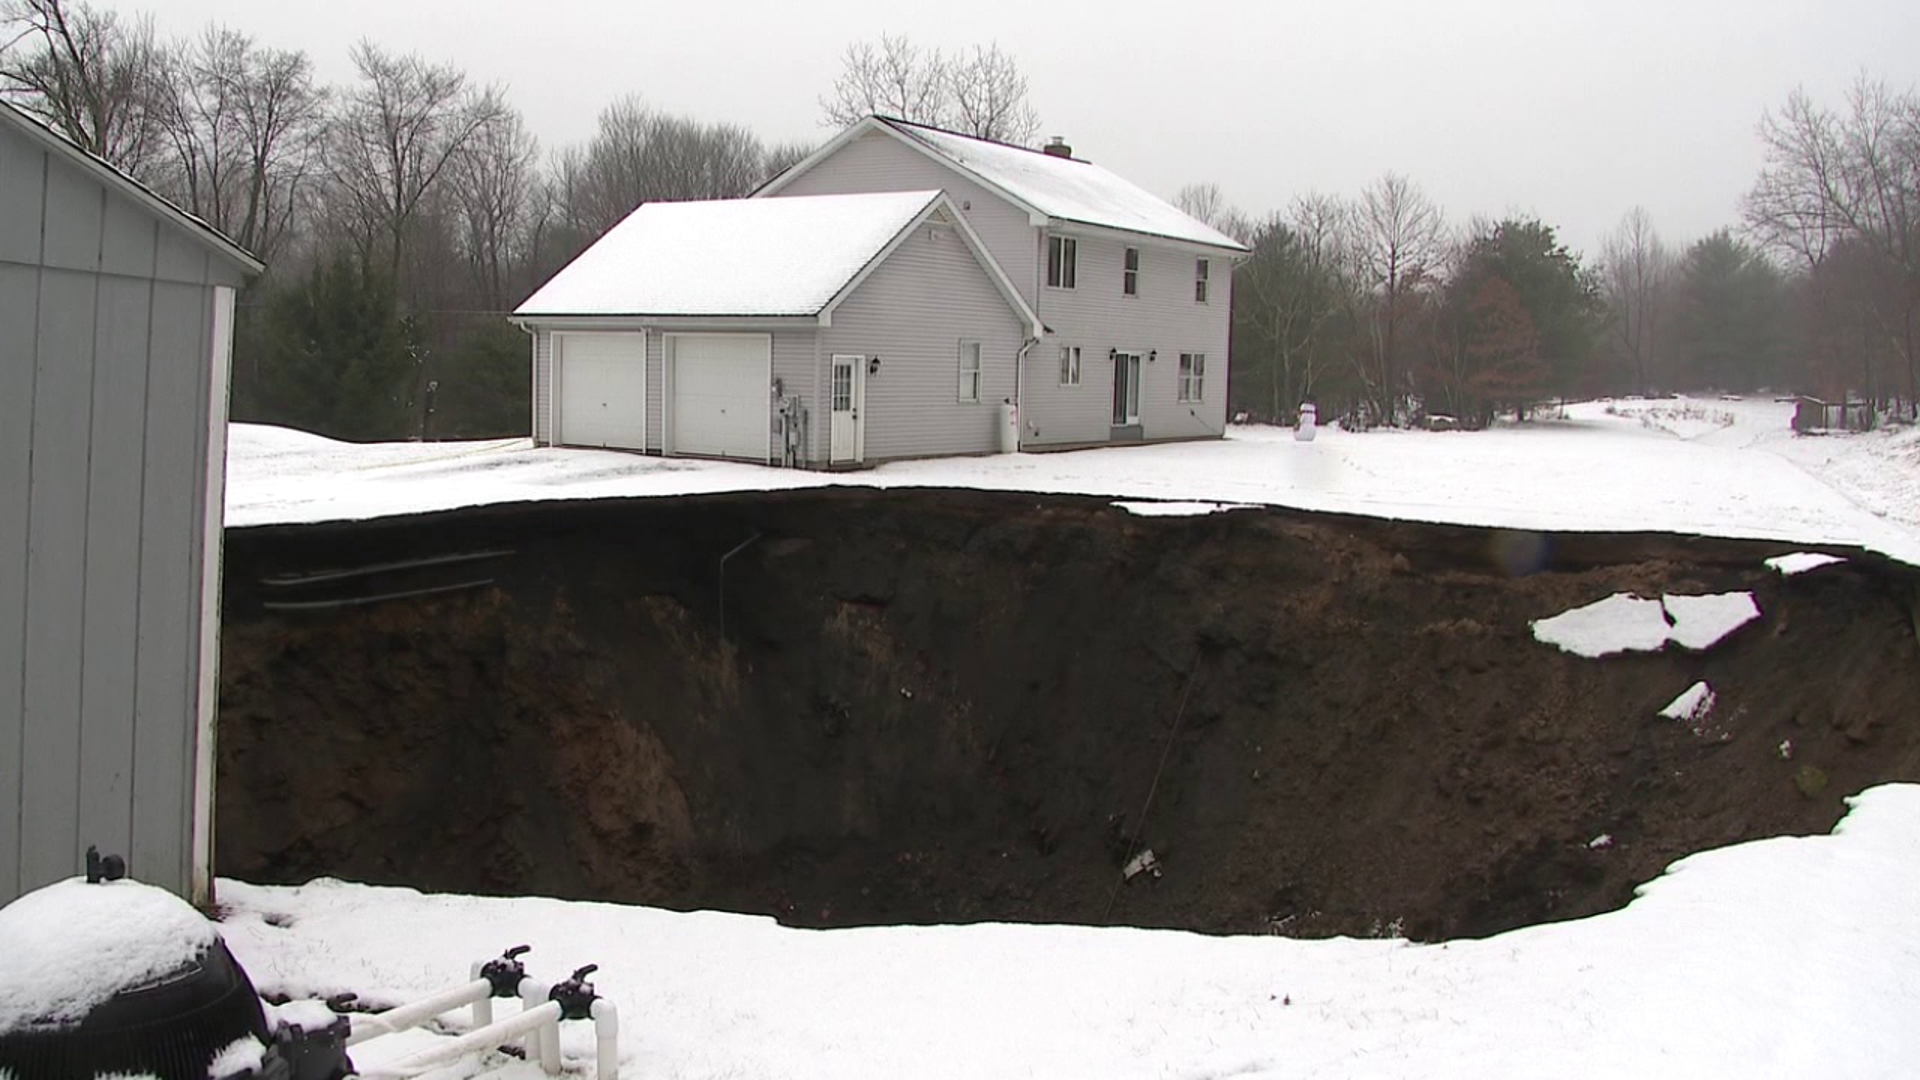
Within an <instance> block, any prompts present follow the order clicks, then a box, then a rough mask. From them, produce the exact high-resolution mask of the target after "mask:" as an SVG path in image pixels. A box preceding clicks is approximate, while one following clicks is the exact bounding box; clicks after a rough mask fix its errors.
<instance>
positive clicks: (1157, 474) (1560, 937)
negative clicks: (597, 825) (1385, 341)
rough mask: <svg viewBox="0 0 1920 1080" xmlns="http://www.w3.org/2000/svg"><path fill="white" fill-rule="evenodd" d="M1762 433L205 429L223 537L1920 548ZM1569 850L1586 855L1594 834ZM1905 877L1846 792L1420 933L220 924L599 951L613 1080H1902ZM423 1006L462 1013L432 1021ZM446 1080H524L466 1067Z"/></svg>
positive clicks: (304, 938)
mask: <svg viewBox="0 0 1920 1080" xmlns="http://www.w3.org/2000/svg"><path fill="white" fill-rule="evenodd" d="M1787 416H1788V410H1787V408H1786V407H1785V406H1783V405H1779V404H1776V403H1773V402H1756V401H1737V402H1721V401H1710V400H1702V401H1693V402H1688V401H1680V402H1670V401H1669V402H1626V401H1623V402H1615V403H1606V402H1595V403H1588V404H1583V405H1578V406H1573V407H1571V408H1569V409H1568V410H1567V414H1566V416H1565V417H1564V418H1561V419H1554V420H1547V421H1540V422H1536V423H1531V424H1527V425H1518V426H1510V427H1504V428H1500V429H1497V430H1494V431H1489V432H1480V433H1471V434H1468V433H1447V434H1433V433H1417V432H1387V433H1370V434H1352V433H1346V432H1342V431H1339V430H1337V429H1325V428H1323V429H1322V430H1321V432H1320V437H1319V438H1318V439H1317V440H1316V441H1314V442H1312V443H1298V442H1295V441H1294V440H1293V439H1292V437H1291V433H1289V432H1286V431H1281V430H1275V429H1268V428H1236V429H1234V430H1232V431H1231V432H1230V433H1229V436H1228V438H1226V439H1225V440H1222V441H1218V442H1206V443H1192V444H1182V445H1175V446H1156V447H1142V448H1131V449H1114V450H1095V451H1084V452H1078V453H1067V454H1022V455H1012V456H1007V457H998V458H976V459H965V460H950V461H930V462H908V463H900V464H895V465H889V466H886V467H883V468H879V469H875V470H872V471H869V472H864V473H857V474H848V475H833V476H829V475H821V474H815V473H804V472H793V471H782V470H773V469H764V468H757V467H753V466H745V465H733V464H723V463H712V462H696V461H686V460H678V459H661V458H653V457H643V456H640V455H633V454H623V453H607V452H596V451H581V450H552V449H537V448H534V447H532V446H530V445H529V444H528V443H527V442H526V441H525V440H507V441H500V442H484V443H462V444H427V445H417V444H416V445H408V444H399V445H380V446H350V445H346V444H341V443H334V442H330V441H328V440H324V439H318V438H315V437H313V436H308V435H303V434H300V433H297V432H290V431H285V430H281V429H274V428H261V427H247V426H238V427H236V428H235V429H234V431H233V435H232V439H231V444H230V445H231V447H232V450H231V454H230V458H229V483H228V504H227V522H228V524H229V525H235V526H248V525H264V524H273V523H287V522H307V521H323V520H351V519H359V518H368V517H377V516H383V515H392V514H403V513H415V512H422V511H431V510H442V509H451V508H456V507H460V506H468V505H476V504H483V503H496V502H513V501H524V500H536V499H587V498H614V497H632V496H663V495H675V494H691V493H700V492H724V491H745V490H756V489H781V488H795V487H812V486H819V485H828V484H845V485H859V486H870V487H949V486H955V487H968V488H982V489H991V490H1013V491H1045V492H1075V493H1084V494H1091V495H1097V496H1102V497H1107V498H1111V499H1114V500H1116V501H1118V502H1120V503H1122V504H1123V505H1124V506H1125V507H1126V508H1127V509H1128V510H1129V511H1132V512H1135V513H1154V512H1162V513H1169V512H1170V513H1211V512H1218V511H1226V510H1230V509H1231V508H1232V507H1234V506H1239V505H1249V504H1251V505H1283V506H1292V507H1300V508H1305V509H1316V510H1329V511H1341V512H1351V513H1362V514H1372V515H1377V516H1384V517H1399V518H1411V519H1422V520H1429V521H1439V522H1454V523H1463V524H1477V525H1495V526H1506V527H1513V528H1531V529H1565V530H1669V531H1678V532H1687V533H1704V534H1714V535H1725V536H1749V537H1761V538H1772V539H1782V540H1796V541H1803V542H1806V543H1809V544H1816V543H1823V542H1824V543H1838V544H1857V545H1860V546H1862V547H1866V548H1871V549H1876V550H1879V551H1882V552H1886V553H1888V554H1890V555H1893V556H1895V557H1898V558H1902V559H1905V560H1907V561H1909V562H1914V563H1920V432H1915V431H1911V430H1908V431H1896V432H1885V433H1876V434H1871V435H1863V436H1829V437H1820V438H1796V437H1794V436H1793V435H1791V433H1790V432H1789V429H1788V425H1787ZM1156 501H1159V502H1161V503H1163V504H1164V505H1150V504H1152V503H1155V502H1156ZM1812 561H1813V560H1809V559H1806V558H1796V559H1793V560H1790V561H1788V562H1787V563H1783V564H1781V566H1780V569H1781V571H1782V572H1783V573H1785V572H1794V571H1799V570H1804V569H1806V568H1807V564H1808V563H1810V562H1812ZM1740 595H1742V596H1744V594H1740ZM1629 599H1631V598H1629ZM1643 603H1650V604H1653V605H1654V609H1653V611H1652V615H1653V617H1655V618H1658V619H1659V620H1660V625H1659V626H1658V627H1657V628H1652V629H1650V631H1649V634H1648V635H1647V636H1648V637H1649V641H1650V642H1652V644H1649V645H1648V646H1647V647H1657V646H1658V644H1660V643H1664V642H1665V641H1666V640H1668V639H1669V638H1670V637H1671V636H1672V627H1671V626H1670V625H1669V624H1668V623H1667V621H1666V618H1665V616H1662V615H1660V612H1659V611H1658V610H1657V609H1658V606H1659V602H1658V601H1645V602H1643ZM1747 603H1748V604H1749V606H1750V604H1751V599H1750V598H1747ZM1635 610H1636V611H1637V612H1639V614H1646V612H1644V611H1640V609H1635ZM1700 614H1713V612H1704V613H1700ZM1719 621H1720V622H1728V621H1729V620H1728V619H1721V620H1719ZM1731 621H1732V622H1733V624H1735V625H1737V622H1738V620H1731ZM1649 626H1650V627H1651V623H1649ZM1608 633H1609V634H1611V633H1612V631H1608ZM1656 639H1657V640H1656ZM1609 640H1611V638H1610V639H1609ZM1614 644H1615V645H1616V646H1617V644H1618V643H1617V642H1615V643H1614ZM1701 690H1702V691H1705V688H1704V687H1702V688H1701ZM1682 704H1683V703H1682V702H1676V703H1675V706H1676V707H1677V706H1680V705H1682ZM1694 704H1698V703H1694ZM1696 722H1697V718H1696ZM1786 750H1787V748H1786V747H1785V746H1783V748H1782V752H1783V753H1785V752H1786ZM1593 846H1594V848H1595V850H1599V851H1604V850H1611V849H1612V848H1613V847H1614V846H1615V842H1614V841H1613V839H1612V837H1611V836H1610V835H1607V834H1602V835H1601V836H1598V837H1596V838H1595V840H1594V842H1593ZM1148 887H1150V886H1148ZM1917 890H1920V786H1913V785H1890V786H1886V787H1881V788H1876V789H1874V790H1872V791H1870V792H1868V793H1866V794H1865V795H1862V796H1860V797H1858V798H1856V799H1855V800H1853V809H1852V810H1851V812H1850V813H1849V815H1848V816H1847V818H1846V819H1845V820H1844V821H1843V822H1842V823H1841V825H1840V827H1839V828H1838V829H1836V831H1835V834H1834V835H1832V836H1826V837H1812V838H1784V839H1774V840H1766V841H1760V842H1756V843H1750V844H1743V845H1739V846H1736V847H1731V848H1726V849H1723V850H1720V851H1714V852H1708V853H1705V854H1701V855H1697V856H1694V857H1691V858H1688V859H1684V860H1682V861H1680V862H1679V863H1676V864H1675V865H1674V866H1673V867H1672V868H1671V869H1670V870H1669V871H1668V873H1667V874H1666V875H1665V876H1664V877H1662V878H1660V879H1659V880H1657V881H1655V882H1653V883H1652V884H1650V885H1649V886H1646V887H1645V888H1643V889H1642V890H1641V895H1640V896H1639V897H1638V898H1637V899H1636V900H1635V901H1634V902H1633V903H1632V904H1630V905H1629V906H1628V907H1627V908H1625V909H1624V910H1622V911H1618V912H1614V913H1610V914H1606V915H1600V916H1595V917H1593V918H1589V919H1584V920H1579V921H1576V922H1569V923H1560V924H1553V925H1548V926H1540V927H1533V928H1528V929H1523V930H1518V931H1514V932H1511V933H1507V934H1502V935H1499V936H1496V937H1492V938H1488V939H1485V940H1480V941H1454V942H1449V943H1445V944H1440V945H1430V946H1415V945H1410V944H1407V943H1405V942H1399V941H1358V940H1333V941H1317V942H1305V941H1292V940H1287V939H1283V938H1218V937H1206V936H1201V935H1194V934H1185V933H1178V932H1170V931H1145V930H1131V929H1092V928H1083V927H1058V926H1008V925H982V926H969V927H890V928H874V929H861V930H837V931H807V930H795V929H785V928H781V927H779V926H777V925H775V924H774V923H773V922H772V921H770V920H767V919H764V918H755V917H749V916H738V915H726V914H717V913H693V914H679V913H672V912H665V911H659V910H653V909H647V908H637V907H622V906H615V905H604V904H587V903H565V902H560V901H555V900H547V899H538V898H519V899H486V898H475V897H460V896H423V895H420V894H418V893H415V892H412V891H409V890H403V889H387V888H374V887H368V886H360V885H349V884H342V883H336V882H317V883H314V884H312V885H309V886H306V887H304V888H297V889H289V888H262V887H257V886H251V885H246V884H242V883H239V882H222V883H221V897H222V900H223V901H224V903H225V904H227V905H228V906H229V908H230V912H231V913H230V915H229V916H228V918H227V920H226V924H225V927H224V931H225V933H226V935H227V938H228V940H229V942H230V944H231V945H232V947H233V949H234V951H235V952H236V953H237V954H238V955H239V956H240V958H241V960H242V962H243V963H244V964H245V965H246V966H247V968H248V970H249V971H250V972H251V973H252V975H253V977H254V979H255V980H256V982H257V983H258V984H259V985H260V987H261V989H262V990H264V991H267V992H269V993H285V994H292V995H295V996H309V995H311V996H320V995H327V994H333V993H336V992H341V991H353V992H355V993H358V994H360V995H361V996H362V998H363V999H368V1000H371V1001H373V1002H377V1003H385V1004H393V1003H398V1002H400V1001H403V1000H406V999H410V998H415V997H419V996H422V995H424V994H425V993H427V992H429V991H432V990H435V989H438V988H440V987H443V986H446V985H448V984H451V983H456V982H460V981H463V980H464V979H465V977H466V974H467V971H468V965H469V964H470V963H471V962H473V961H474V960H478V959H484V958H486V957H489V956H492V955H494V954H497V953H498V952H499V951H500V950H501V949H503V948H505V947H506V946H509V945H514V944H519V943H523V942H525V943H529V944H532V945H533V946H534V952H533V953H532V954H531V955H530V956H529V957H528V959H529V960H530V961H531V968H532V970H533V971H534V973H535V974H536V975H537V976H539V977H543V978H549V979H554V978H559V977H561V976H562V975H564V974H565V972H566V971H568V970H570V969H571V968H573V967H575V966H577V965H580V964H584V963H588V962H594V963H598V964H599V965H600V966H601V971H600V973H599V974H598V975H597V976H596V980H597V982H598V983H599V986H600V988H601V990H602V991H603V992H604V993H606V994H608V995H609V996H610V997H612V998H613V999H614V1000H615V1001H616V1002H617V1004H618V1005H619V1008H620V1012H621V1017H622V1032H623V1033H622V1037H621V1051H622V1057H623V1065H622V1075H623V1076H625V1077H629V1078H642V1077H644V1078H649V1080H651V1078H661V1080H695V1078H698V1080H708V1078H721V1077H740V1078H760V1077H795V1078H810V1077H820V1078H823V1080H825V1078H832V1080H868V1078H875V1080H878V1078H885V1080H894V1078H900V1077H914V1078H930V1080H938V1078H943V1077H955V1078H960V1077H965V1078H968V1080H974V1078H979V1077H995V1078H998V1077H1045V1078H1078V1077H1086V1078H1100V1080H1113V1078H1128V1077H1142V1078H1145V1077H1155V1078H1165V1077H1173V1078H1191V1080H1201V1078H1225V1077H1246V1078H1261V1077H1296V1076H1299V1077H1304V1076H1328V1077H1403V1076H1423V1077H1437V1078H1444V1077H1453V1076H1460V1077H1486V1076H1633V1077H1663V1076H1672V1077H1698V1076H1751V1077H1799V1076H1809V1075H1817V1076H1847V1077H1896V1076H1898V1077H1904V1076H1908V1075H1911V1073H1912V1070H1913V1066H1912V1063H1913V1062H1914V1061H1915V1060H1920V1026H1915V1025H1914V1024H1912V1023H1911V1022H1910V1021H1911V1017H1912V1016H1913V1015H1914V1014H1915V1013H1916V1011H1920V904H1916V903H1914V902H1913V897H1914V895H1915V894H1916V891H1917ZM505 1009H506V1010H508V1011H509V1012H510V1011H511V1009H512V1006H510V1005H508V1006H505ZM447 1026H448V1028H449V1029H450V1030H455V1031H457V1030H461V1029H462V1028H464V1026H465V1020H464V1017H462V1016H459V1015H454V1016H450V1017H449V1018H448V1024H447ZM437 1037H438V1036H435V1035H429V1034H414V1035H410V1036H403V1037H395V1040H394V1041H395V1042H396V1045H395V1046H394V1047H391V1048H383V1047H382V1045H381V1044H382V1042H384V1041H386V1040H381V1041H376V1042H374V1043H370V1044H367V1045H365V1046H364V1047H361V1048H358V1049H357V1050H356V1056H357V1058H358V1060H360V1061H361V1063H362V1064H363V1065H367V1064H378V1063H380V1062H381V1061H382V1060H387V1061H391V1060H393V1059H394V1058H395V1057H396V1056H397V1055H399V1054H403V1053H406V1052H410V1051H412V1050H415V1049H418V1048H419V1046H420V1045H421V1043H422V1042H423V1041H424V1040H430V1039H433V1038H437ZM564 1041H565V1049H566V1054H567V1057H568V1068H569V1073H570V1075H575V1076H582V1075H587V1072H586V1070H588V1069H589V1065H588V1057H589V1054H590V1051H591V1047H592V1041H591V1033H590V1031H588V1030H584V1029H581V1026H579V1025H574V1026H570V1028H569V1030H567V1031H566V1032H565V1036H564ZM444 1075H445V1076H447V1077H472V1076H489V1077H494V1076H497V1077H501V1078H512V1080H532V1078H533V1077H536V1076H539V1075H541V1074H540V1073H539V1070H538V1069H537V1068H536V1067H534V1066H530V1065H528V1064H525V1063H523V1062H518V1061H515V1060H513V1059H510V1058H504V1057H499V1056H487V1057H480V1058H472V1059H469V1060H467V1061H465V1062H463V1063H462V1064H461V1065H459V1066H458V1067H456V1068H454V1069H453V1070H451V1071H450V1072H447V1073H445V1074H444Z"/></svg>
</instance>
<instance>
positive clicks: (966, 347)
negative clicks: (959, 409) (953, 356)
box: [960, 341, 980, 405]
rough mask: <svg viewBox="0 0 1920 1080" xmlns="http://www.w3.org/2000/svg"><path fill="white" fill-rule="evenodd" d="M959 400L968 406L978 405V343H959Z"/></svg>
mask: <svg viewBox="0 0 1920 1080" xmlns="http://www.w3.org/2000/svg"><path fill="white" fill-rule="evenodd" d="M960 400H961V401H962V402H964V403H966V404H969V405H977V404H979V403H980V343H979V342H977V341H963V342H961V343H960Z"/></svg>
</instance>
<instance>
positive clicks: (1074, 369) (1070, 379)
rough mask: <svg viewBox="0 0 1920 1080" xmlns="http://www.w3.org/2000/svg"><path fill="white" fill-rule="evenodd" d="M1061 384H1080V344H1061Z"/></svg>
mask: <svg viewBox="0 0 1920 1080" xmlns="http://www.w3.org/2000/svg"><path fill="white" fill-rule="evenodd" d="M1060 385H1061V386H1079V385H1080V346H1078V345H1062V346H1060Z"/></svg>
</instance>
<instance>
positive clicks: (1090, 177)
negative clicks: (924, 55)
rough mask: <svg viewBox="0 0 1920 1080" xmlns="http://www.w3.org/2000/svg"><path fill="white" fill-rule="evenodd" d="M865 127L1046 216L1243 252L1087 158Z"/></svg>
mask: <svg viewBox="0 0 1920 1080" xmlns="http://www.w3.org/2000/svg"><path fill="white" fill-rule="evenodd" d="M871 123H873V124H876V125H879V126H881V127H885V128H887V129H889V130H891V131H893V132H895V133H897V134H899V135H901V136H904V137H905V138H907V139H909V140H912V141H913V142H914V143H916V144H918V145H920V146H922V147H925V148H926V149H927V150H930V151H932V152H933V153H934V154H935V155H936V156H938V157H940V158H943V159H945V160H947V161H949V162H951V163H953V164H954V165H955V166H957V167H959V168H960V169H961V170H963V171H965V172H967V173H970V174H971V175H973V176H974V177H975V178H977V179H979V180H981V181H982V182H984V183H985V184H986V185H987V186H988V187H992V188H997V189H999V190H1000V191H1001V192H1003V193H1005V194H1007V195H1009V196H1011V197H1012V198H1013V199H1014V200H1015V201H1016V202H1020V203H1024V204H1025V205H1026V206H1027V207H1028V208H1030V209H1032V210H1036V211H1038V212H1040V213H1041V214H1044V215H1046V216H1047V217H1050V218H1054V219H1057V220H1059V221H1063V222H1079V223H1082V224H1086V225H1098V226H1103V227H1105V228H1109V229H1120V230H1122V231H1125V232H1136V233H1144V234H1146V235H1149V236H1160V237H1166V238H1168V239H1172V240H1184V241H1187V242H1189V243H1194V244H1204V245H1207V246H1210V247H1219V248H1227V249H1229V250H1232V251H1245V250H1247V246H1246V245H1245V244H1242V243H1241V242H1240V241H1238V240H1235V239H1234V238H1233V237H1231V236H1228V235H1227V234H1225V233H1223V232H1221V231H1220V230H1218V229H1215V228H1214V227H1212V226H1211V225H1208V224H1207V223H1205V222H1203V221H1200V220H1198V219H1196V218H1194V217H1192V216H1190V215H1188V214H1187V213H1186V212H1185V211H1183V210H1181V209H1180V208H1179V207H1177V206H1174V205H1173V204H1172V203H1169V202H1167V201H1166V200H1165V199H1162V198H1160V197H1159V196H1158V195H1155V194H1153V193H1152V192H1150V191H1147V190H1146V189H1145V188H1142V187H1140V186H1139V185H1137V184H1135V183H1133V182H1131V181H1129V180H1126V179H1125V178H1123V177H1120V176H1118V175H1116V174H1114V173H1112V172H1109V171H1107V170H1106V169H1103V168H1101V167H1100V166H1098V165H1095V164H1094V163H1093V162H1091V161H1082V160H1081V159H1079V158H1073V157H1060V156H1056V155H1053V154H1049V153H1046V152H1044V151H1040V150H1032V149H1028V148H1027V147H1024V146H1013V145H1010V144H1008V143H1001V142H994V141H992V140H990V139H976V138H974V137H973V136H971V135H961V134H958V133H957V132H952V131H944V130H941V129H940V128H934V127H927V126H925V125H923V124H911V123H908V122H907V121H905V120H895V119H893V118H891V117H885V116H876V117H872V118H871Z"/></svg>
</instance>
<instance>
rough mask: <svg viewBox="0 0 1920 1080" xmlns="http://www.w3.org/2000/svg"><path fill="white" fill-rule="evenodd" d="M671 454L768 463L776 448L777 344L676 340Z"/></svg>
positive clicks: (724, 338) (735, 337)
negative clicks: (774, 367) (774, 365)
mask: <svg viewBox="0 0 1920 1080" xmlns="http://www.w3.org/2000/svg"><path fill="white" fill-rule="evenodd" d="M667 342H668V350H669V352H670V354H671V355H672V357H673V360H672V364H671V375H670V376H669V378H670V379H671V380H672V388H671V392H670V395H669V397H670V402H669V407H668V415H669V418H670V420H669V427H668V431H667V435H668V445H667V451H668V452H669V453H674V454H694V455H699V456H701V457H725V458H740V459H744V460H747V461H759V462H763V463H764V462H765V461H766V460H767V459H768V456H769V454H770V453H771V452H772V446H773V434H772V433H773V402H772V393H773V372H772V370H771V359H772V355H773V351H772V350H773V339H772V338H771V337H769V336H767V335H766V334H673V335H670V336H669V337H668V338H667Z"/></svg>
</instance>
